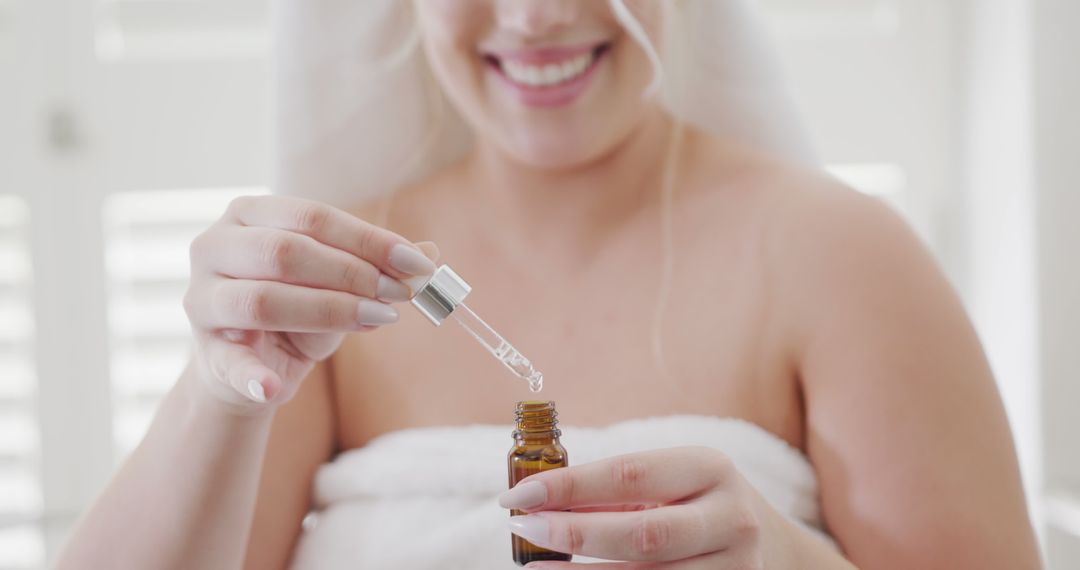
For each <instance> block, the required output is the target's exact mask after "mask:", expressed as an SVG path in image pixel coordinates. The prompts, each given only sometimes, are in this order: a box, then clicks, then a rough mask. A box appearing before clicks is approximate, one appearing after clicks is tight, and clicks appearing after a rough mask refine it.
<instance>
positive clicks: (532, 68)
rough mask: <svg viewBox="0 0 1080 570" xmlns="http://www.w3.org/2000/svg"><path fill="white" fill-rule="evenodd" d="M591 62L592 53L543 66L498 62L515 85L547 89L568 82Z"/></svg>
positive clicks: (505, 61) (506, 61) (508, 61)
mask: <svg viewBox="0 0 1080 570" xmlns="http://www.w3.org/2000/svg"><path fill="white" fill-rule="evenodd" d="M592 62H593V55H592V53H586V54H582V55H579V56H578V57H575V58H573V59H568V60H566V61H564V62H562V63H558V64H555V63H550V64H547V65H544V66H536V65H528V64H523V63H517V62H514V61H510V60H500V63H501V65H502V69H503V71H504V72H505V73H506V76H507V77H509V78H510V79H511V80H512V81H514V82H516V83H522V84H524V85H528V86H530V87H547V86H550V85H557V84H559V83H565V82H567V81H570V80H571V79H574V78H576V77H577V76H579V75H581V74H582V73H583V72H584V71H585V70H586V69H588V68H589V65H591V64H592Z"/></svg>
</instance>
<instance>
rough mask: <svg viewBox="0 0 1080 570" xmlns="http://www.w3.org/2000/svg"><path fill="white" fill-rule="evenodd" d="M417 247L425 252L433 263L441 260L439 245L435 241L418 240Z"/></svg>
mask: <svg viewBox="0 0 1080 570" xmlns="http://www.w3.org/2000/svg"><path fill="white" fill-rule="evenodd" d="M416 247H418V248H420V251H421V252H423V254H424V255H425V256H427V258H428V259H430V260H431V261H432V263H435V262H437V261H439V255H440V252H439V246H437V245H435V242H433V241H418V242H416Z"/></svg>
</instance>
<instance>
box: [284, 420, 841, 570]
mask: <svg viewBox="0 0 1080 570" xmlns="http://www.w3.org/2000/svg"><path fill="white" fill-rule="evenodd" d="M511 431H512V428H511V427H510V426H509V425H506V426H492V425H479V426H470V427H446V428H418V429H407V430H402V431H397V432H391V433H388V434H385V435H382V436H380V437H377V438H375V439H374V440H372V441H371V442H370V443H368V444H367V445H366V446H364V447H362V448H359V449H354V450H350V451H347V452H345V453H342V454H341V455H339V456H338V457H337V458H336V459H334V461H333V462H331V463H328V464H326V465H324V466H322V467H321V468H320V469H319V472H318V473H317V475H316V478H315V489H314V492H315V502H316V509H317V510H316V511H315V512H314V513H313V514H312V515H311V516H310V517H309V519H308V520H307V521H305V530H304V532H303V534H302V535H301V538H300V541H299V544H298V546H297V550H296V554H295V557H294V560H293V565H292V568H293V569H294V570H337V569H346V568H347V569H350V570H356V569H364V570H370V569H378V570H382V569H399V568H400V569H408V570H424V569H428V568H432V569H434V568H439V569H441V570H446V569H453V568H463V569H464V568H468V569H499V568H506V569H510V568H516V566H515V565H514V562H513V560H512V559H511V555H510V533H509V531H508V530H507V529H506V519H507V517H508V516H509V513H508V511H506V510H505V509H502V508H500V507H499V506H498V504H497V503H496V495H498V494H499V493H500V492H501V491H503V490H504V489H506V487H507V473H506V454H507V452H508V451H509V450H510V447H511V446H512V439H511V437H510V433H511ZM562 432H563V435H562V442H563V445H564V446H565V447H566V449H567V452H568V455H569V458H570V464H571V465H576V464H581V463H586V462H589V461H594V460H597V459H601V458H604V457H610V456H613V455H620V454H623V453H630V452H634V451H644V450H648V449H659V448H666V447H678V446H683V445H702V446H707V447H712V448H715V449H718V450H720V451H722V452H724V453H725V454H727V455H728V456H729V457H731V459H732V460H733V461H734V463H735V465H736V467H737V468H738V469H739V472H740V473H742V475H743V476H744V477H745V478H746V479H747V480H748V481H749V482H750V483H751V484H752V485H753V486H754V487H755V488H756V489H757V490H758V491H759V492H760V493H761V494H762V495H763V496H764V497H765V498H766V499H767V500H768V501H770V503H771V504H772V505H773V507H774V508H776V509H777V510H778V511H779V512H780V513H782V514H784V515H785V516H787V517H789V518H790V519H791V520H793V521H796V522H798V523H801V524H802V525H804V526H805V527H807V528H809V529H812V530H814V531H816V532H818V533H820V534H821V535H822V536H826V535H825V534H824V530H823V527H822V520H821V512H820V506H819V503H818V500H817V479H816V477H815V475H814V471H813V469H812V468H811V465H810V463H809V461H807V459H806V457H805V456H804V455H803V454H802V453H801V452H800V451H799V450H797V449H795V448H793V447H791V446H790V445H788V443H787V442H785V441H784V440H782V439H780V438H778V437H776V436H775V435H774V434H772V433H770V432H768V431H766V430H764V429H762V428H761V427H759V426H757V425H755V424H752V423H750V422H746V421H743V420H738V419H731V418H714V417H705V416H666V417H659V418H648V419H638V420H630V421H625V422H620V423H617V424H613V425H611V426H608V427H605V428H576V427H573V426H569V427H562ZM574 560H575V562H583V561H588V560H590V559H586V558H585V557H580V556H575V557H574Z"/></svg>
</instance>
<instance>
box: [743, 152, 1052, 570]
mask: <svg viewBox="0 0 1080 570" xmlns="http://www.w3.org/2000/svg"><path fill="white" fill-rule="evenodd" d="M767 180H768V183H766V184H762V186H761V187H762V192H763V194H762V197H761V201H762V203H763V204H766V205H767V206H763V211H765V212H767V218H765V220H766V226H767V227H766V229H765V230H764V231H765V237H764V238H763V239H764V241H765V244H766V247H765V248H764V251H766V252H767V253H766V255H767V257H768V259H767V260H766V262H765V263H767V264H768V266H769V267H770V271H771V275H772V276H773V282H774V283H773V286H774V288H775V294H774V296H773V297H772V301H773V302H774V303H775V305H776V307H775V308H776V309H778V311H776V312H777V313H778V314H782V315H784V318H785V319H786V321H785V322H786V325H787V326H788V327H789V330H790V334H791V336H792V342H791V346H792V347H794V348H793V350H794V352H795V353H796V354H795V355H794V360H795V362H796V363H797V371H798V375H799V382H800V384H801V386H802V391H803V395H804V406H805V417H806V432H807V452H808V455H809V457H810V459H811V461H812V462H813V464H814V467H815V470H816V471H817V474H818V476H819V479H820V485H821V500H822V507H823V511H824V516H825V519H826V523H827V524H828V526H829V529H830V531H831V532H832V533H833V534H834V536H835V537H836V538H837V540H838V541H839V543H840V544H841V545H842V546H843V548H844V550H845V552H846V553H847V554H848V556H849V557H850V558H851V560H852V561H853V562H854V563H855V564H856V565H857V566H859V567H867V568H1037V567H1038V564H1039V562H1038V554H1037V550H1036V547H1035V542H1034V539H1033V533H1032V529H1031V524H1030V521H1029V519H1028V514H1027V511H1026V504H1025V501H1024V495H1023V488H1022V485H1021V482H1020V477H1019V469H1018V466H1017V460H1016V455H1015V451H1014V449H1013V444H1012V438H1011V434H1010V431H1009V426H1008V422H1007V420H1006V418H1005V414H1004V409H1003V406H1002V404H1001V401H1000V397H999V395H998V392H997V388H996V384H995V382H994V380H993V376H992V374H991V371H990V368H989V365H988V363H987V361H986V357H985V355H984V354H983V351H982V347H981V345H980V343H979V340H978V338H977V336H976V334H975V331H974V328H973V327H972V325H971V323H970V321H969V319H968V317H967V314H966V312H965V311H964V308H963V305H962V303H961V302H960V299H959V297H958V295H957V293H956V292H955V291H954V289H953V287H952V286H951V284H950V283H949V282H948V280H947V279H946V277H945V275H944V273H943V272H942V271H941V269H940V268H939V267H938V264H937V263H936V261H935V260H934V258H933V255H932V254H931V253H930V252H929V250H928V248H927V247H925V246H924V244H923V243H921V241H920V240H919V238H918V237H917V236H916V234H915V232H914V231H913V230H912V229H911V228H910V227H909V226H908V224H907V223H906V222H905V221H904V220H903V219H902V218H901V217H900V216H899V215H898V214H897V213H896V212H895V211H893V210H892V209H891V208H890V207H889V206H888V205H886V204H884V203H883V202H881V201H879V200H877V199H875V198H872V197H869V196H866V195H863V194H861V193H859V192H857V191H855V190H852V189H850V188H847V187H845V186H844V185H843V184H841V183H840V182H838V181H836V180H833V179H831V178H829V177H828V176H826V175H824V174H818V173H814V172H806V171H801V170H799V169H797V168H793V167H786V166H782V165H781V166H776V165H774V167H773V168H771V170H770V173H769V174H768V176H767Z"/></svg>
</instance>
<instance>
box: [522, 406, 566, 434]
mask: <svg viewBox="0 0 1080 570" xmlns="http://www.w3.org/2000/svg"><path fill="white" fill-rule="evenodd" d="M514 416H515V418H516V420H517V424H516V426H515V428H514V433H513V436H514V439H516V440H518V441H544V440H557V439H559V436H560V435H562V432H560V431H559V428H557V427H556V425H558V423H559V420H558V416H559V414H558V412H556V411H555V402H544V401H539V400H530V401H525V402H518V405H517V408H516V409H515V410H514Z"/></svg>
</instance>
